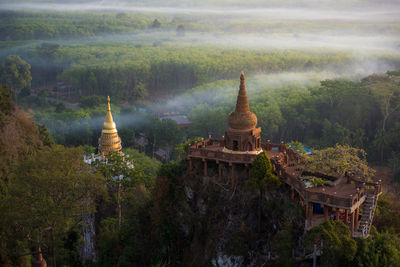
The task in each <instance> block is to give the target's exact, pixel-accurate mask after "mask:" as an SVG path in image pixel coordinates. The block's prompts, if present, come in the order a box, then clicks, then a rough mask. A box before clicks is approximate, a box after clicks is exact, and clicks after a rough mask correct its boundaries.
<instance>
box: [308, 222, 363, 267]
mask: <svg viewBox="0 0 400 267" xmlns="http://www.w3.org/2000/svg"><path fill="white" fill-rule="evenodd" d="M350 234H351V233H350V230H349V228H348V227H347V226H346V225H345V224H344V223H343V222H341V221H326V222H324V223H322V224H320V225H319V226H316V227H313V228H312V229H311V230H310V231H309V232H308V233H307V235H306V240H305V248H306V249H307V250H308V252H311V251H312V250H313V247H314V244H315V245H317V247H318V248H319V249H320V250H322V257H321V260H322V263H323V266H350V263H351V262H352V261H353V259H354V256H355V254H356V251H357V244H356V242H355V241H354V240H353V239H352V238H351V236H350Z"/></svg>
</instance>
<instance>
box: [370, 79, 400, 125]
mask: <svg viewBox="0 0 400 267" xmlns="http://www.w3.org/2000/svg"><path fill="white" fill-rule="evenodd" d="M363 84H364V85H365V86H366V87H367V88H368V89H369V90H370V91H371V92H372V94H373V96H374V97H375V99H376V100H377V102H378V104H379V107H380V111H381V114H382V117H383V120H382V130H383V131H386V126H387V121H388V119H389V118H390V116H391V115H392V114H393V113H394V112H395V111H396V110H398V109H399V108H400V77H399V76H395V75H390V74H373V75H370V76H368V77H366V78H364V79H363Z"/></svg>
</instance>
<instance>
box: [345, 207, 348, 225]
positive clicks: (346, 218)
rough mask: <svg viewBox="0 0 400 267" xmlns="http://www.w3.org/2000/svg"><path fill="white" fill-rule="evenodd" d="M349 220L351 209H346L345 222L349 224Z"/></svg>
mask: <svg viewBox="0 0 400 267" xmlns="http://www.w3.org/2000/svg"><path fill="white" fill-rule="evenodd" d="M348 222H349V210H347V209H346V210H344V223H345V224H346V225H347V224H348Z"/></svg>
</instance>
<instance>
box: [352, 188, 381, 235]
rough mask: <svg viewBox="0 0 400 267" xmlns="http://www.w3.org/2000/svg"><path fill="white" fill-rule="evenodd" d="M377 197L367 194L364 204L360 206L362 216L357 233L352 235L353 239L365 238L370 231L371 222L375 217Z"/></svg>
mask: <svg viewBox="0 0 400 267" xmlns="http://www.w3.org/2000/svg"><path fill="white" fill-rule="evenodd" d="M377 199H378V195H375V194H373V193H372V194H367V195H366V199H365V201H364V203H363V204H362V205H361V208H362V214H361V219H360V222H359V223H360V224H359V227H358V229H357V231H356V232H355V233H354V237H363V238H367V237H368V236H369V233H370V231H371V225H372V220H373V219H374V215H375V208H376V203H377Z"/></svg>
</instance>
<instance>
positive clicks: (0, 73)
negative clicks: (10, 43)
mask: <svg viewBox="0 0 400 267" xmlns="http://www.w3.org/2000/svg"><path fill="white" fill-rule="evenodd" d="M31 80H32V76H31V65H29V64H28V63H27V62H26V61H24V60H22V59H21V58H20V57H19V56H17V55H9V56H7V57H6V58H5V59H4V61H3V62H2V63H1V65H0V81H1V82H2V83H6V84H8V85H9V86H10V87H11V88H12V90H13V93H14V96H15V97H16V96H17V95H18V94H19V92H20V91H21V90H22V89H23V88H27V87H28V88H29V87H30V85H31Z"/></svg>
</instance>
